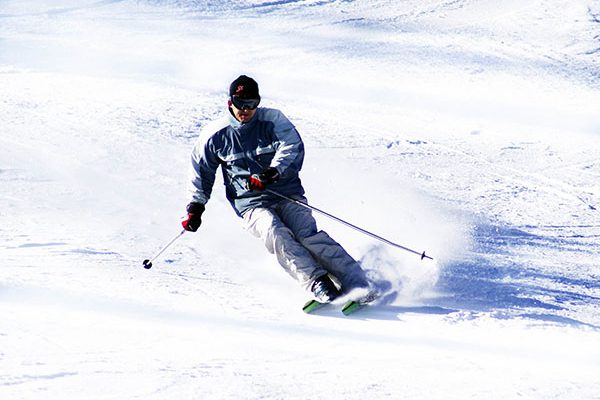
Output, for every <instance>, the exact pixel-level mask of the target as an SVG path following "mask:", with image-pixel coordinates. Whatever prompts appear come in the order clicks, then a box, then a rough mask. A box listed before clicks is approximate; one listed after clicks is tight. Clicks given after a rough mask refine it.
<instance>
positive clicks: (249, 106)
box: [231, 96, 260, 110]
mask: <svg viewBox="0 0 600 400" xmlns="http://www.w3.org/2000/svg"><path fill="white" fill-rule="evenodd" d="M231 102H232V103H233V105H234V106H235V108H237V109H238V110H254V109H255V108H256V107H258V104H259V103H260V99H241V98H240V97H238V96H231Z"/></svg>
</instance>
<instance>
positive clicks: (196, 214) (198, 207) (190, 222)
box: [181, 203, 204, 232]
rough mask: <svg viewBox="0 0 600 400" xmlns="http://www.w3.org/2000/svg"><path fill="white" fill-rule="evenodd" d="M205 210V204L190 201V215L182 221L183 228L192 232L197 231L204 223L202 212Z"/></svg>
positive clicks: (188, 209)
mask: <svg viewBox="0 0 600 400" xmlns="http://www.w3.org/2000/svg"><path fill="white" fill-rule="evenodd" d="M203 212H204V204H200V203H190V204H188V206H187V213H188V217H187V219H186V220H184V221H181V226H183V229H185V230H186V231H190V232H196V231H197V230H198V228H200V224H202V218H200V217H201V216H202V213H203Z"/></svg>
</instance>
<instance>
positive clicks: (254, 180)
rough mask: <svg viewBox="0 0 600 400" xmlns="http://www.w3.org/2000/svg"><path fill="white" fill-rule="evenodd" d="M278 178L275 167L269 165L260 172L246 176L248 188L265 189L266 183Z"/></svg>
mask: <svg viewBox="0 0 600 400" xmlns="http://www.w3.org/2000/svg"><path fill="white" fill-rule="evenodd" d="M277 179H279V172H278V171H277V169H276V168H273V167H269V168H267V169H265V170H264V171H263V172H261V173H260V174H254V175H252V176H250V177H249V178H248V182H247V185H248V189H250V190H265V189H266V188H267V185H268V184H270V183H273V182H276V181H277Z"/></svg>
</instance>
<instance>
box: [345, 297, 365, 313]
mask: <svg viewBox="0 0 600 400" xmlns="http://www.w3.org/2000/svg"><path fill="white" fill-rule="evenodd" d="M361 307H362V304H360V303H359V302H357V301H354V300H351V301H349V302H347V303H346V304H344V307H342V313H344V315H350V314H352V313H353V312H354V311H356V310H358V309H359V308H361Z"/></svg>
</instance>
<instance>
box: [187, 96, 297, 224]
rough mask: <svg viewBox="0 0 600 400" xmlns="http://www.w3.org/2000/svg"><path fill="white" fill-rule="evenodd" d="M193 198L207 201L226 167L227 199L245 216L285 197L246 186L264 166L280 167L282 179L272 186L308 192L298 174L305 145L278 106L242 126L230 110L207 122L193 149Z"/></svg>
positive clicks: (283, 190)
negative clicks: (253, 175)
mask: <svg viewBox="0 0 600 400" xmlns="http://www.w3.org/2000/svg"><path fill="white" fill-rule="evenodd" d="M191 159H192V165H191V170H190V185H189V190H190V193H191V201H192V202H197V203H201V204H206V203H207V202H208V200H209V198H210V195H211V192H212V188H213V185H214V182H215V175H216V171H217V168H218V167H219V166H221V170H222V172H223V181H224V184H225V192H226V196H227V199H228V200H229V201H230V203H231V205H232V206H233V208H234V210H235V211H236V213H237V214H238V215H239V216H241V215H242V214H243V213H244V212H245V211H247V210H249V209H251V208H254V207H268V206H269V205H271V204H273V203H275V202H277V201H280V200H281V198H279V197H277V196H275V195H273V194H270V193H266V192H259V191H251V190H248V189H247V188H246V179H247V178H248V177H249V176H250V175H252V174H258V173H260V172H262V171H263V170H264V169H265V168H268V167H274V168H277V171H278V172H279V175H280V178H279V180H278V181H277V182H275V183H272V184H270V185H269V189H272V190H273V191H276V192H278V193H281V194H283V195H286V196H295V195H303V194H304V189H303V188H302V184H301V182H300V178H299V176H298V173H299V171H300V169H301V168H302V162H303V161H304V144H303V143H302V139H301V138H300V135H299V134H298V131H297V130H296V128H295V127H294V125H292V123H291V122H290V121H289V120H288V119H287V118H286V116H285V115H283V113H282V112H281V111H279V110H275V109H271V108H262V107H261V108H258V109H257V110H256V114H255V115H254V117H253V118H252V119H251V120H250V121H249V122H247V123H245V124H240V122H238V121H237V120H236V119H235V118H234V117H233V115H231V113H228V115H227V116H226V117H223V118H221V119H219V120H217V121H215V122H213V123H211V124H209V125H208V126H206V127H205V128H204V129H203V130H202V132H201V134H200V137H199V138H198V141H197V142H196V144H195V146H194V149H193V151H192V156H191Z"/></svg>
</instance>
